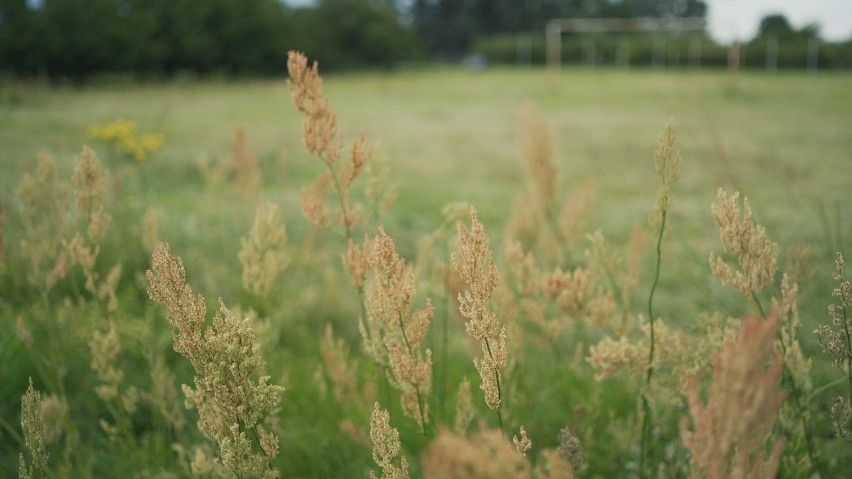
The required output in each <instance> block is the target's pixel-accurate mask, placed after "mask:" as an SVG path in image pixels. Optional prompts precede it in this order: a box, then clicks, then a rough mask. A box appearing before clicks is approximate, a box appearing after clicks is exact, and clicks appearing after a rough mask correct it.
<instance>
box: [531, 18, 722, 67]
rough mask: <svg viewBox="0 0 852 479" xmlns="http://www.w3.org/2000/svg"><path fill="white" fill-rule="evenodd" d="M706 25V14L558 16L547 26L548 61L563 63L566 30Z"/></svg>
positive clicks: (677, 30) (698, 27) (678, 28)
mask: <svg viewBox="0 0 852 479" xmlns="http://www.w3.org/2000/svg"><path fill="white" fill-rule="evenodd" d="M706 28H707V19H705V18H704V17H667V18H571V19H567V18H555V19H552V20H549V21H548V22H547V26H546V27H545V37H546V41H545V50H546V60H547V65H548V66H549V67H550V68H551V69H555V70H558V69H560V68H561V67H562V34H563V33H613V32H615V33H617V32H623V33H628V32H672V33H688V32H703V31H705V30H706Z"/></svg>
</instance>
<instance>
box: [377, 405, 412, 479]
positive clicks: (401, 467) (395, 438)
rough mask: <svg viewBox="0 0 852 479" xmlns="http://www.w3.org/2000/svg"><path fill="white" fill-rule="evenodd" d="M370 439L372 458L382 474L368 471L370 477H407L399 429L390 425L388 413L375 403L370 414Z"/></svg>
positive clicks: (406, 478) (406, 465)
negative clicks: (377, 474) (401, 452)
mask: <svg viewBox="0 0 852 479" xmlns="http://www.w3.org/2000/svg"><path fill="white" fill-rule="evenodd" d="M370 441H371V442H372V443H373V460H374V461H375V462H376V464H378V466H379V467H380V468H381V469H382V475H381V476H376V473H375V472H373V471H370V478H371V479H376V478H378V477H381V479H408V477H409V475H408V460H407V459H406V458H405V456H400V458H399V464H398V465H397V463H396V457H397V456H398V455H399V448H400V444H399V431H397V430H396V428H393V427H391V425H390V414H388V412H387V411H386V410H384V409H382V408H381V406H379V403H376V404H375V406H374V407H373V413H372V414H371V416H370Z"/></svg>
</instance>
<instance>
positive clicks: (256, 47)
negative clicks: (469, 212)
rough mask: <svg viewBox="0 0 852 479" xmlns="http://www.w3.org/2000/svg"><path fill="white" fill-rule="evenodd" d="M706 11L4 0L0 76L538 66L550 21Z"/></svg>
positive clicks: (653, 2)
mask: <svg viewBox="0 0 852 479" xmlns="http://www.w3.org/2000/svg"><path fill="white" fill-rule="evenodd" d="M296 3H298V4H300V5H305V4H307V6H302V7H299V8H297V7H295V6H292V5H293V4H296ZM706 12H707V5H706V2H705V1H703V0H313V1H310V0H301V1H299V2H295V1H294V0H290V1H289V3H288V2H287V1H285V0H0V72H2V73H6V74H12V75H17V76H24V77H32V76H40V77H51V78H71V79H84V78H87V77H90V76H92V75H96V74H103V73H111V74H114V73H117V74H130V75H132V76H134V77H143V78H145V77H155V78H156V77H162V76H166V77H169V76H173V75H175V74H182V73H192V74H198V75H207V74H225V75H280V74H282V73H283V72H284V69H285V64H286V56H287V51H288V50H290V49H298V50H302V51H305V52H306V53H307V54H308V55H309V56H310V57H311V58H314V59H317V60H319V61H320V62H321V63H322V64H323V68H324V70H325V71H330V70H335V69H338V70H339V69H353V68H391V67H393V66H395V65H398V64H399V63H401V62H403V61H412V60H414V61H418V60H424V59H435V58H438V59H449V60H453V59H459V58H462V57H463V56H465V55H467V54H470V53H479V54H482V55H484V56H485V57H487V59H488V60H489V61H492V62H501V61H502V62H513V61H515V60H516V58H517V57H518V46H519V44H518V41H517V39H518V38H519V37H520V36H526V37H527V38H528V40H527V41H526V42H527V43H526V48H527V49H528V51H529V53H528V55H527V57H528V59H527V60H528V61H529V62H531V63H537V62H543V60H544V53H543V52H544V35H543V32H544V27H545V24H546V23H547V21H548V20H550V19H552V18H593V17H594V18H625V17H672V16H675V17H701V16H705V15H706ZM816 35H818V30H817V29H816V28H815V27H806V28H805V29H802V30H799V31H797V30H794V29H793V28H792V27H791V26H790V24H789V23H788V22H787V20H786V19H785V18H784V17H783V16H780V15H772V16H769V17H766V18H765V19H764V21H763V22H762V23H761V28H760V33H759V34H758V35H757V37H756V38H755V39H753V40H752V41H750V42H748V43H747V44H745V45H744V48H743V52H744V61H745V64H746V65H747V66H756V65H758V64H762V63H761V62H762V61H763V60H762V58H763V56H762V55H763V53H765V51H766V49H767V47H769V48H772V47H773V45H775V44H776V43H777V44H780V45H781V47H779V48H778V61H777V64H778V65H779V66H781V67H785V66H797V67H800V68H803V67H804V65H803V64H802V65H800V64H801V63H802V61H801V59H800V57H801V56H802V55H806V54H807V49H808V48H809V46H808V42H809V41H810V39H811V38H814V37H815V36H816ZM649 38H650V37H648V36H647V35H646V36H645V38H644V39H640V40H638V41H637V42H636V43H634V45H635V48H636V53H635V56H637V58H643V56H651V55H653V52H652V50H651V48H652V46H651V43H650V42H651V40H649ZM703 38H704V41H705V44H704V45H705V46H704V47H703V48H704V55H705V56H706V57H707V58H708V61H707V62H705V64H708V65H711V64H716V63H720V64H724V61H725V58H726V53H725V47H724V46H721V45H717V44H715V43H714V42H712V40H711V39H710V38H709V37H708V36H707V35H706V34H705V35H703ZM607 42H609V43H612V45H609V46H607V45H608V43H607ZM643 42H644V43H647V44H648V45H646V46H645V47H643V46H642V45H643ZM680 43H682V44H683V45H681V46H680V47H677V48H674V47H672V48H670V49H669V52H668V53H667V54H668V55H669V56H672V55H674V56H675V57H677V56H678V55H680V53H678V52H679V51H680V50H685V49H686V48H687V46H686V42H685V41H681V42H680ZM675 44H677V42H676V41H674V42H673V43H671V45H675ZM571 48H572V47H571V46H570V44H569V43H566V51H565V52H563V57H564V59H565V61H567V62H571V61H577V60H576V59H574V56H576V57H577V58H579V57H581V56H582V55H583V52H581V51H579V50H578V51H577V52H572V50H571ZM576 48H578V49H579V48H580V47H576ZM615 48H616V46H615V44H614V40H613V39H612V38H610V39H609V40H602V41H601V43H600V53H599V55H601V57H602V58H603V57H605V56H606V55H607V53H606V52H607V51H608V50H607V49H609V50H613V51H614V49H615ZM672 52H674V53H672ZM761 52H763V53H761ZM613 54H614V53H613ZM819 63H820V67H821V68H823V67H831V66H841V67H844V66H845V67H849V66H852V43H850V42H846V43H844V44H832V45H830V47H829V48H825V47H821V49H820V51H819Z"/></svg>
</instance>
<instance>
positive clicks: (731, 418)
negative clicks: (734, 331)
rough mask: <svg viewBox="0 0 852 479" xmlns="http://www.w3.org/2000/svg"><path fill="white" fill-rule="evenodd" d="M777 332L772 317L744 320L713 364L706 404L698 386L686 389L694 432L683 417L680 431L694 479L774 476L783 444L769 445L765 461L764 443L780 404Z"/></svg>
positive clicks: (695, 384) (775, 442)
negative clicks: (769, 448) (689, 456)
mask: <svg viewBox="0 0 852 479" xmlns="http://www.w3.org/2000/svg"><path fill="white" fill-rule="evenodd" d="M777 328H778V323H777V317H776V316H772V317H770V318H769V319H767V320H760V319H756V318H749V319H746V320H745V321H744V322H743V327H742V330H741V331H740V333H739V335H738V337H737V338H736V339H735V338H733V337H729V338H728V340H727V342H726V344H725V347H724V349H723V350H722V351H721V352H720V353H719V354H718V355H717V356H716V358H715V360H714V362H713V380H712V382H711V384H710V390H709V396H708V399H707V402H706V403H704V402H703V401H702V400H701V399H700V397H699V393H698V383H697V381H693V382H692V384H691V385H690V387H689V390H688V394H689V411H690V415H691V416H692V422H693V428H692V430H691V431H690V430H689V429H688V420H687V419H686V418H684V419H683V421H682V423H681V432H682V435H683V441H684V444H685V446H686V447H687V448H688V449H689V450H690V452H691V453H692V459H691V462H690V465H691V469H692V472H691V475H692V476H693V477H707V478H709V479H723V478H724V479H727V478H746V477H748V478H763V477H766V478H769V477H775V473H776V471H777V470H778V464H779V461H780V458H781V447H782V441H781V440H780V439H776V440H774V441H771V442H772V446H771V447H772V452H771V453H769V455H768V456H767V454H766V444H767V440H768V438H769V435H770V433H771V432H772V427H773V425H774V424H775V421H776V419H777V417H778V412H779V411H780V409H781V405H782V404H783V402H784V393H782V392H781V390H780V380H781V374H782V365H781V362H780V358H779V357H778V355H777V354H776V353H775V350H774V343H775V336H776V334H777ZM767 364H769V366H767Z"/></svg>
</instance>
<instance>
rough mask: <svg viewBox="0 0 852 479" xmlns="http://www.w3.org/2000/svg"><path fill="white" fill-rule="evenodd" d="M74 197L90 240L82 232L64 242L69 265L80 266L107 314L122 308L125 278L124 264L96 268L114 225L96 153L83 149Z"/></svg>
mask: <svg viewBox="0 0 852 479" xmlns="http://www.w3.org/2000/svg"><path fill="white" fill-rule="evenodd" d="M74 183H75V186H76V188H75V189H74V194H75V197H76V199H77V214H78V215H79V217H80V219H82V220H83V221H84V222H85V224H86V237H85V238H84V237H83V236H82V235H81V234H80V233H79V232H78V233H76V234H75V235H74V237H73V239H72V240H71V241H70V242H67V241H65V240H63V246H64V248H65V252H66V255H67V257H68V260H69V262H70V263H71V264H72V265H74V264H77V265H80V267H81V269H82V270H83V276H84V277H85V278H86V283H85V286H86V290H87V291H89V292H90V293H92V294H93V295H94V296H95V297H96V298H97V299H98V300H99V301H100V302H101V304H102V305H104V307H105V308H106V310H107V311H115V310H116V309H117V308H118V298H117V297H116V295H115V290H116V288H117V287H118V281H119V280H120V279H121V265H120V264H116V265H114V266H113V267H112V269H110V270H109V271H108V272H107V273H106V274H104V273H103V271H98V270H97V269H96V267H95V263H96V262H97V258H98V256H99V254H100V242H101V240H102V239H103V236H104V233H105V232H106V229H107V227H108V226H109V223H110V219H111V217H110V215H109V214H108V213H106V212H105V211H104V194H105V191H104V190H105V185H106V181H105V180H104V178H103V175H102V174H101V166H100V160H99V159H98V157H97V155H96V154H95V152H94V151H93V150H91V149H90V148H88V147H83V151H82V153H80V155H79V156H78V157H77V165H76V168H75V169H74Z"/></svg>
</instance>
